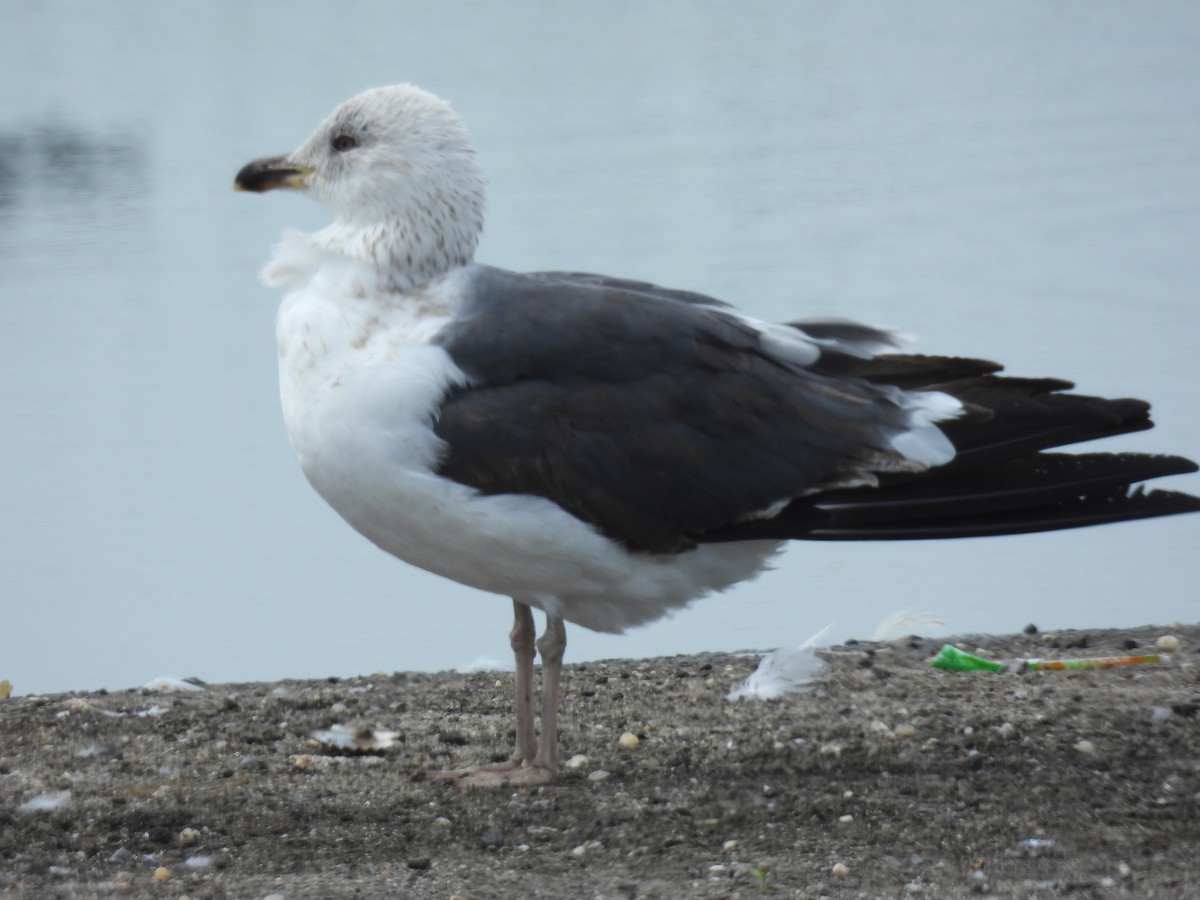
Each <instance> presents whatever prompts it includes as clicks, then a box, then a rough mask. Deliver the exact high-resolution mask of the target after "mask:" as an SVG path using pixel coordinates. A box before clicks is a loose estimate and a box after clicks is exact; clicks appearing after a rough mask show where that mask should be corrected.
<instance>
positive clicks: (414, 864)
mask: <svg viewBox="0 0 1200 900" xmlns="http://www.w3.org/2000/svg"><path fill="white" fill-rule="evenodd" d="M432 865H433V863H432V862H430V860H429V857H428V856H419V857H417V858H416V859H410V860H409V861H408V867H409V868H410V869H412V870H414V871H416V872H424V871H426V870H427V869H428V868H429V867H430V866H432Z"/></svg>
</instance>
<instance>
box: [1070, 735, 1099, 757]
mask: <svg viewBox="0 0 1200 900" xmlns="http://www.w3.org/2000/svg"><path fill="white" fill-rule="evenodd" d="M1075 749H1076V750H1078V751H1079V752H1080V753H1082V754H1083V755H1084V756H1093V755H1095V753H1096V745H1095V744H1093V743H1092V742H1091V741H1089V740H1086V739H1085V740H1082V741H1079V742H1077V743H1076V744H1075Z"/></svg>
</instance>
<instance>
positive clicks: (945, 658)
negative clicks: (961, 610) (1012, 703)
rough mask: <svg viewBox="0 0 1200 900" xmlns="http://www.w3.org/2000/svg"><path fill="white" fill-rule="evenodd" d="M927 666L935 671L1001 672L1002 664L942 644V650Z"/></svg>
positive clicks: (1002, 669)
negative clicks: (935, 669)
mask: <svg viewBox="0 0 1200 900" xmlns="http://www.w3.org/2000/svg"><path fill="white" fill-rule="evenodd" d="M929 664H930V665H931V666H933V667H934V668H937V669H953V670H955V671H958V672H975V671H981V670H982V671H986V672H1003V671H1004V663H999V662H996V661H995V660H994V659H984V658H983V657H982V656H975V655H974V654H973V653H967V652H966V651H965V650H959V649H958V648H957V647H955V646H953V645H951V644H942V649H941V650H939V651H938V652H937V654H936V655H935V656H934V657H933V659H931V660H929Z"/></svg>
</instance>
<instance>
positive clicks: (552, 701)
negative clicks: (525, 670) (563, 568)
mask: <svg viewBox="0 0 1200 900" xmlns="http://www.w3.org/2000/svg"><path fill="white" fill-rule="evenodd" d="M537 648H538V653H540V654H542V743H541V746H540V747H538V753H537V756H536V757H535V758H534V760H533V767H534V768H535V769H545V770H546V771H548V772H549V773H550V775H551V776H553V775H557V774H558V702H559V687H560V684H561V682H562V661H563V651H564V650H566V649H567V628H566V626H565V625H564V624H563V620H562V616H552V615H549V614H547V615H546V630H545V632H544V633H543V634H542V636H541V637H540V638H539V639H538V642H537Z"/></svg>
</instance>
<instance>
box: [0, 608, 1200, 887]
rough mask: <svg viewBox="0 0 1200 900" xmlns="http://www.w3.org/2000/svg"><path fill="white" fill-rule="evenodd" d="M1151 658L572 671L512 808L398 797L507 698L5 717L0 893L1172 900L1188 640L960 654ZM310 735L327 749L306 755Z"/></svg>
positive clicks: (1195, 657)
mask: <svg viewBox="0 0 1200 900" xmlns="http://www.w3.org/2000/svg"><path fill="white" fill-rule="evenodd" d="M1168 634H1170V635H1171V636H1173V637H1175V638H1177V639H1178V641H1179V644H1178V650H1177V652H1176V653H1175V654H1174V655H1173V658H1172V660H1171V661H1170V662H1169V663H1166V664H1162V665H1155V666H1131V667H1127V668H1124V669H1119V670H1118V669H1113V670H1083V671H1071V672H1031V673H1025V674H1021V675H1016V674H1012V675H994V674H990V673H983V672H945V671H938V670H934V669H932V668H930V667H929V666H928V665H927V660H928V659H929V657H930V656H932V655H933V653H934V652H935V651H936V649H937V648H938V646H939V645H940V644H941V641H940V640H939V641H932V640H926V639H921V638H914V639H911V640H906V641H899V642H893V643H888V644H870V643H859V644H853V643H852V644H849V645H843V646H842V647H840V648H835V649H836V651H837V652H832V653H829V654H827V658H828V660H829V665H828V667H827V670H826V673H825V677H824V679H823V681H822V682H821V683H820V684H819V685H817V686H816V687H815V688H814V689H812V690H810V691H808V692H806V693H801V694H793V695H789V696H786V697H784V698H783V699H780V700H775V701H770V702H747V701H741V702H729V701H727V700H726V699H725V695H726V694H727V693H728V692H729V690H730V688H731V687H732V686H733V685H734V684H736V683H737V682H739V681H741V680H743V679H744V678H746V676H747V675H748V673H749V672H750V671H751V670H752V669H753V668H754V666H755V664H756V663H757V657H756V656H732V655H727V654H711V655H703V656H693V657H676V658H669V659H653V660H633V661H628V660H625V661H610V662H600V663H587V664H577V665H574V666H569V667H567V674H566V678H565V690H564V704H563V711H564V722H563V733H562V751H563V756H562V758H563V759H564V760H568V762H567V764H566V765H565V767H564V771H563V774H562V777H561V779H560V780H559V782H557V783H556V784H554V785H551V786H548V787H544V788H540V789H536V790H529V791H509V790H500V791H491V792H475V793H468V792H462V791H458V790H455V789H451V788H446V787H444V786H442V785H439V784H433V783H429V782H426V781H425V780H424V779H423V777H422V773H423V772H424V771H425V770H426V769H428V768H434V767H436V768H447V767H452V766H458V765H463V764H467V763H470V762H479V761H485V760H487V759H489V758H492V759H498V758H503V756H504V755H505V754H506V753H507V752H508V748H509V747H510V746H511V742H512V733H511V721H512V720H511V690H512V685H511V681H512V676H511V674H497V673H473V674H457V673H441V674H437V675H422V674H394V675H378V676H372V677H369V678H352V679H328V680H324V681H289V682H282V683H278V684H244V685H208V686H206V687H205V689H204V690H198V691H194V692H176V693H156V692H152V691H150V690H146V689H142V690H134V691H122V692H111V693H108V692H104V691H99V692H94V693H87V694H69V695H52V696H42V697H17V698H10V699H8V700H4V701H0V891H4V892H8V893H12V894H14V895H21V894H22V893H25V894H26V895H28V896H39V897H76V896H86V897H109V896H128V895H132V896H140V895H151V894H152V895H153V896H159V897H173V896H174V897H182V896H185V895H186V896H187V897H191V898H204V897H226V896H228V897H250V898H254V897H267V896H277V897H286V898H307V897H313V898H316V897H322V898H324V897H349V896H383V895H393V896H406V897H439V898H450V897H453V896H459V897H463V898H476V900H482V898H500V897H522V898H537V897H545V898H551V897H553V898H561V897H568V896H570V897H580V898H587V897H612V898H638V897H647V898H679V897H695V898H717V897H729V898H733V897H743V898H748V897H761V896H767V895H770V896H775V897H822V896H828V897H842V896H851V897H876V896H886V897H894V896H911V897H964V896H972V895H983V896H988V895H994V896H1001V897H1010V896H1021V897H1025V896H1039V897H1040V896H1047V897H1052V896H1059V895H1067V894H1071V895H1073V896H1086V897H1109V896H1111V897H1139V898H1140V897H1171V898H1179V897H1189V896H1200V716H1198V712H1200V665H1198V664H1200V654H1198V653H1197V650H1198V649H1200V627H1196V626H1186V627H1183V626H1176V627H1172V628H1153V627H1147V628H1140V629H1123V630H1105V631H1091V632H1086V633H1085V632H1069V633H1068V632H1061V633H1059V634H1058V635H1055V636H1047V635H1041V634H1036V633H1035V634H1023V635H1016V636H1010V637H972V638H966V639H960V641H961V643H962V646H963V647H964V648H965V649H968V650H971V651H979V652H981V653H982V654H984V655H987V656H991V657H993V658H1000V659H1003V658H1007V657H1018V656H1054V655H1059V656H1085V655H1092V654H1094V655H1113V654H1115V653H1122V652H1128V651H1130V650H1133V649H1135V648H1150V647H1154V646H1155V644H1156V642H1157V641H1158V639H1159V638H1161V637H1163V636H1165V635H1168ZM334 725H340V726H345V728H346V729H350V731H349V734H351V735H352V737H353V740H352V741H350V744H352V745H353V746H350V747H349V748H348V749H347V748H342V749H341V750H340V751H339V748H338V746H337V744H338V742H337V741H334V742H332V743H331V742H329V741H325V742H322V741H319V740H316V739H314V737H313V736H312V735H313V733H314V732H322V733H325V734H328V733H329V732H330V730H331V726H334ZM390 732H395V734H394V735H392V734H389V733H390ZM381 735H387V738H388V739H387V740H383V739H382V738H381V737H380V736H381ZM343 743H344V741H343ZM339 752H340V753H341V755H333V754H335V753H339ZM334 759H336V760H341V762H339V763H332V762H330V763H319V762H314V761H317V760H334Z"/></svg>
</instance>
